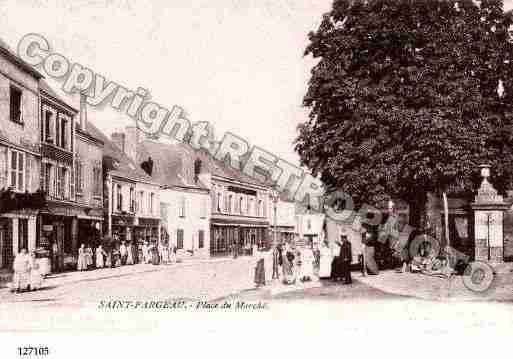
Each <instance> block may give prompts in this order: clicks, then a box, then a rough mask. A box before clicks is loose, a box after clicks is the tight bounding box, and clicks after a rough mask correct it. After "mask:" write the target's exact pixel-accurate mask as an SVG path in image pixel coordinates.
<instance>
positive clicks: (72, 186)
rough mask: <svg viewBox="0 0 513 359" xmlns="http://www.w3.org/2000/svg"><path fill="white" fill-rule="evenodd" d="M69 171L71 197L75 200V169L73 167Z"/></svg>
mask: <svg viewBox="0 0 513 359" xmlns="http://www.w3.org/2000/svg"><path fill="white" fill-rule="evenodd" d="M68 172H69V175H68V177H69V193H70V199H71V200H72V201H74V200H75V171H73V169H71V170H70V171H68Z"/></svg>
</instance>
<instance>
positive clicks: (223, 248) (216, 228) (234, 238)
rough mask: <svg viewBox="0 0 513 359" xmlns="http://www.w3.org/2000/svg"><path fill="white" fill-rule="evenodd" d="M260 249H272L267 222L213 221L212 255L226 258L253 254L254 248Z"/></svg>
mask: <svg viewBox="0 0 513 359" xmlns="http://www.w3.org/2000/svg"><path fill="white" fill-rule="evenodd" d="M254 246H256V247H257V248H258V249H268V248H270V242H269V224H268V223H267V222H250V221H242V220H241V221H238V222H235V221H232V223H225V222H223V221H222V220H217V221H214V220H213V221H212V223H211V235H210V255H211V256H225V255H233V254H234V252H235V251H237V253H238V255H251V254H253V247H254Z"/></svg>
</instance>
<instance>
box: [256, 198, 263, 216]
mask: <svg viewBox="0 0 513 359" xmlns="http://www.w3.org/2000/svg"><path fill="white" fill-rule="evenodd" d="M261 215H262V200H261V199H260V200H258V213H257V216H258V217H260V216H261Z"/></svg>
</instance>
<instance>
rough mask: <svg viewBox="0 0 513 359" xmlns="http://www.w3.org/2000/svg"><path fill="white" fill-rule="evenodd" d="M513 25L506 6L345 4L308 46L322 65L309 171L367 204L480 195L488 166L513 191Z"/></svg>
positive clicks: (308, 134)
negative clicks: (444, 194)
mask: <svg viewBox="0 0 513 359" xmlns="http://www.w3.org/2000/svg"><path fill="white" fill-rule="evenodd" d="M511 25H512V16H511V14H510V13H505V12H504V11H503V4H502V1H499V0H483V1H481V2H480V4H477V3H475V2H473V1H472V0H459V1H456V0H368V1H361V0H356V1H351V0H335V1H334V3H333V8H332V10H331V11H330V12H329V13H327V14H325V15H324V16H323V19H322V22H321V24H320V26H319V28H318V29H317V30H316V31H314V32H311V33H310V34H309V40H310V43H309V45H308V47H307V48H306V51H305V55H312V56H313V57H314V58H316V59H318V60H319V61H318V63H317V65H316V66H314V68H313V69H312V72H311V79H310V81H309V85H308V90H307V93H306V95H305V97H304V105H305V106H306V107H308V108H309V110H310V119H309V121H308V122H306V123H304V124H301V125H300V126H299V135H298V138H297V140H296V147H295V148H296V151H297V152H298V153H299V155H300V158H301V162H302V164H303V165H305V166H306V167H308V168H309V169H311V170H312V172H313V173H314V175H316V174H321V179H322V181H323V182H324V183H325V185H326V186H327V188H328V189H342V190H344V191H345V192H346V193H348V194H350V195H351V196H352V197H353V200H354V201H355V203H357V204H358V203H363V202H365V203H369V204H375V203H376V202H378V201H380V200H383V199H385V198H387V197H388V196H391V197H394V198H400V199H403V200H405V201H407V202H409V203H416V202H417V203H418V202H422V201H425V196H426V193H427V192H428V191H429V192H438V191H441V190H447V189H451V190H454V191H456V190H458V191H471V190H473V189H475V185H476V183H475V181H476V167H477V166H478V165H479V164H482V163H483V162H487V163H489V164H491V165H492V166H493V169H494V172H493V178H494V179H495V184H496V185H497V186H498V187H499V188H500V189H504V188H505V187H506V186H507V184H509V183H510V182H511V179H512V173H513V132H512V126H511V125H512V120H513V116H512V112H513V111H512V109H513V108H512V101H511V100H512V99H513V76H512V74H513V69H512V64H511V61H513V42H512V40H511V39H512V37H511V32H510V29H511ZM499 83H500V84H501V85H500V86H499ZM499 87H500V88H501V90H500V91H498V88H499ZM499 93H500V95H499Z"/></svg>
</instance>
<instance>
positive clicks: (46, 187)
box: [43, 163, 53, 195]
mask: <svg viewBox="0 0 513 359" xmlns="http://www.w3.org/2000/svg"><path fill="white" fill-rule="evenodd" d="M51 179H52V165H51V164H50V163H43V191H44V192H45V193H46V194H47V195H49V194H50V192H51V191H50V189H51V188H52V182H51ZM52 192H53V191H52Z"/></svg>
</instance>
